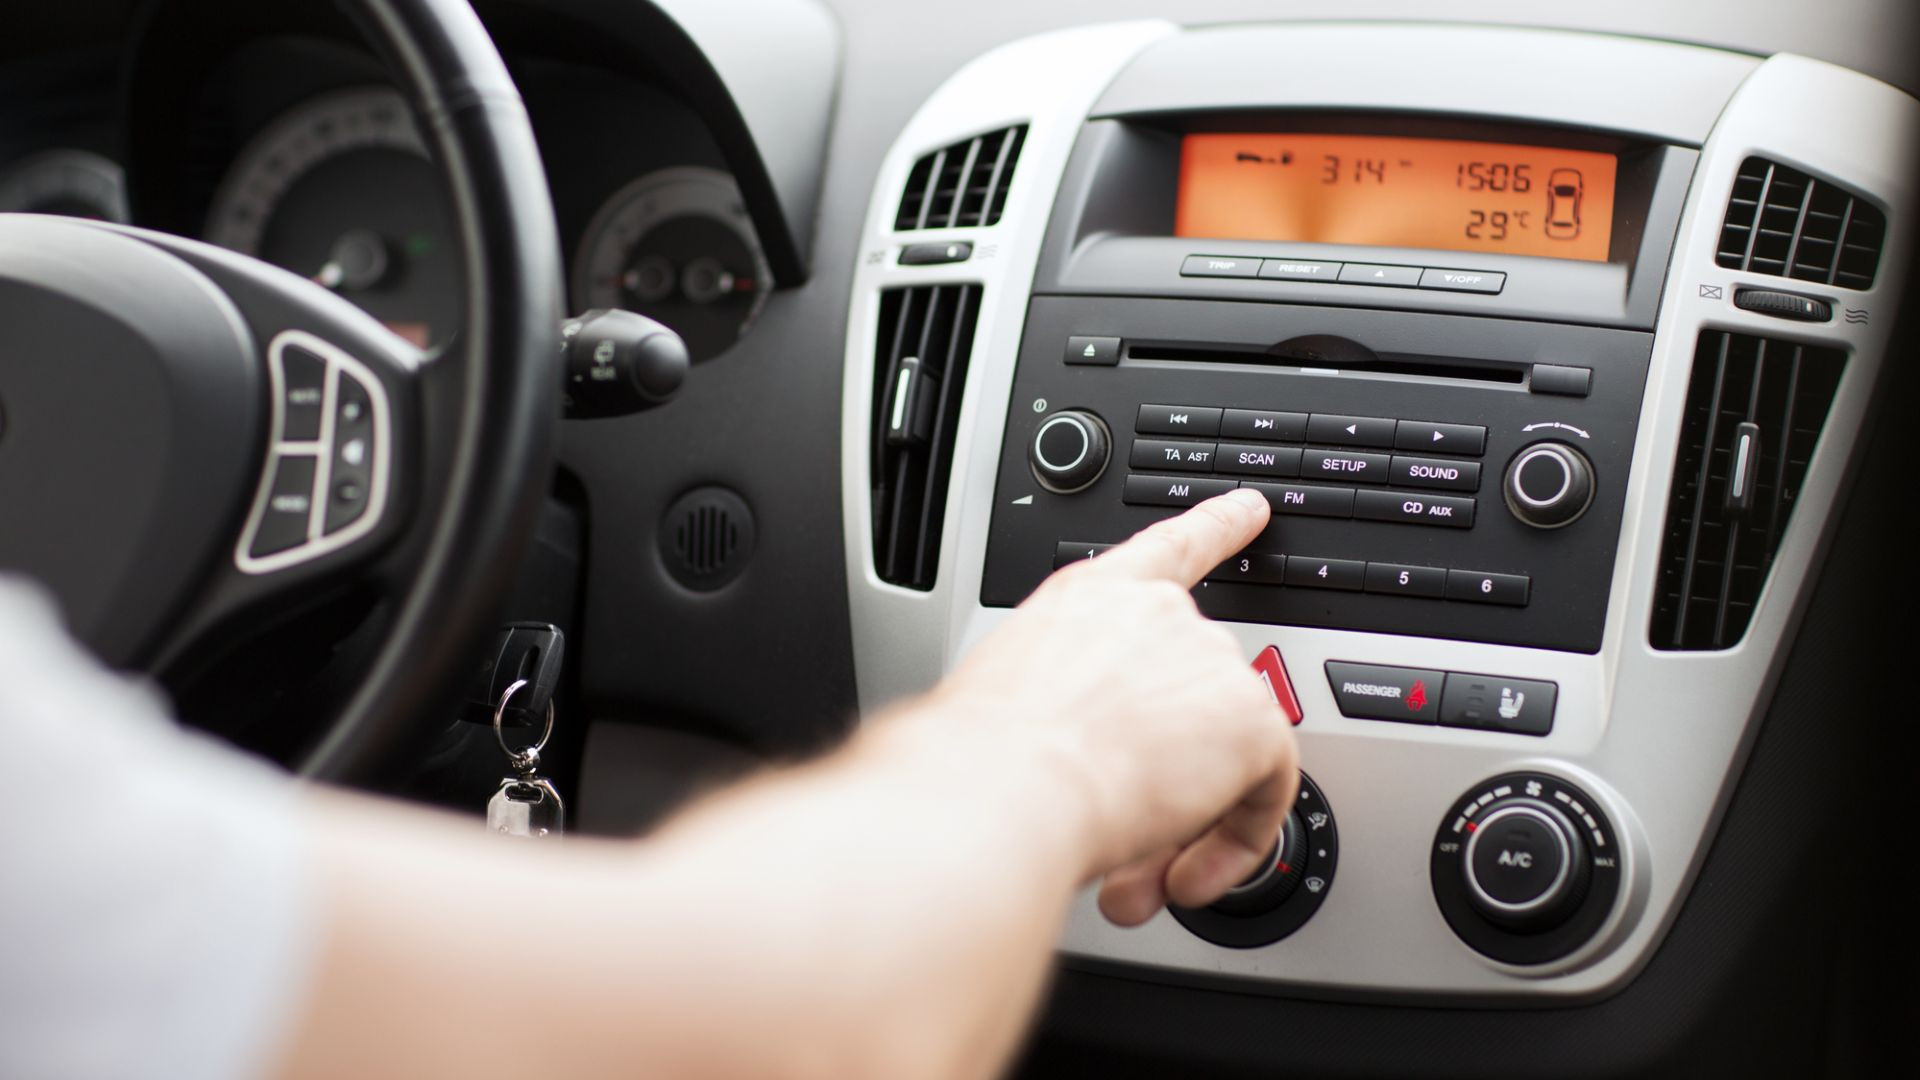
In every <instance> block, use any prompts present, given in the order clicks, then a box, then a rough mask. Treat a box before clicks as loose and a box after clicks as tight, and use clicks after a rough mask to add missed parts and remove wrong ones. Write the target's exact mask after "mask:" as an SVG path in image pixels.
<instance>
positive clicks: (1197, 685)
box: [935, 492, 1299, 925]
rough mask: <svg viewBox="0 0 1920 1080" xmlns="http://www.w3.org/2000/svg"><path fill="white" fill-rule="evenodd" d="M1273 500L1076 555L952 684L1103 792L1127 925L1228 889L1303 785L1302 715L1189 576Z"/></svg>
mask: <svg viewBox="0 0 1920 1080" xmlns="http://www.w3.org/2000/svg"><path fill="white" fill-rule="evenodd" d="M1269 512H1270V511H1269V507H1268V505H1267V501H1266V500H1265V499H1264V498H1262V497H1260V496H1259V495H1257V494H1255V493H1252V492H1231V493H1229V494H1226V495H1223V496H1220V497H1219V498H1216V499H1211V500H1208V501H1207V502H1204V503H1201V504H1200V505H1199V506H1196V507H1194V508H1193V509H1192V510H1189V511H1188V512H1187V513H1185V514H1182V515H1181V516H1179V517H1176V518H1171V519H1168V520H1166V521H1163V522H1160V523H1158V524H1156V525H1154V526H1152V527H1151V528H1148V529H1146V530H1144V531H1142V532H1141V533H1140V534H1139V535H1137V536H1135V537H1134V538H1133V539H1131V540H1129V541H1128V542H1126V543H1124V544H1121V545H1119V546H1118V547H1115V548H1114V549H1112V550H1111V551H1108V552H1106V553H1104V554H1102V555H1100V556H1099V557H1097V558H1094V559H1090V560H1087V561H1085V562H1081V563H1077V564H1075V565H1073V566H1069V567H1067V568H1065V569H1063V570H1061V571H1059V572H1058V573H1056V574H1054V575H1053V576H1052V577H1050V578H1048V579H1047V581H1046V582H1044V583H1043V584H1042V585H1041V586H1040V588H1039V589H1038V590H1037V591H1036V592H1035V593H1034V594H1033V595H1032V596H1031V597H1029V598H1028V599H1027V601H1026V602H1025V603H1024V604H1022V605H1021V606H1020V607H1019V609H1018V610H1016V611H1015V612H1014V614H1013V617H1012V618H1010V619H1009V620H1008V621H1007V622H1006V623H1005V624H1004V625H1002V626H1001V627H1000V628H999V629H998V630H997V631H995V632H994V633H993V634H992V635H990V636H989V637H988V638H987V639H986V640H984V641H982V642H981V643H980V645H979V647H978V648H976V649H975V650H974V651H973V652H972V653H971V654H970V655H969V656H968V657H967V658H966V659H965V661H964V662H962V664H961V665H960V666H959V668H957V669H956V670H955V671H954V672H953V674H952V675H951V676H949V678H948V679H947V680H946V681H945V682H944V683H942V685H941V687H940V689H938V690H937V691H936V692H935V699H936V701H937V702H939V703H941V704H942V705H944V706H947V707H949V708H952V709H955V710H957V711H960V712H964V713H965V714H967V715H968V716H969V717H971V718H973V719H974V720H976V721H977V720H979V719H980V718H982V717H988V716H992V717H995V718H998V719H1002V720H1011V721H1013V723H1012V724H1011V725H1010V727H1011V728H1012V729H1013V734H1012V737H1013V738H1014V739H1015V740H1016V742H1018V741H1021V739H1022V737H1024V741H1025V742H1026V744H1027V745H1029V746H1038V747H1044V748H1045V750H1044V751H1043V752H1050V753H1055V754H1056V756H1057V757H1058V759H1059V760H1060V761H1061V762H1063V763H1064V764H1065V770H1064V771H1065V773H1066V774H1067V775H1069V776H1071V777H1072V778H1073V779H1074V781H1075V783H1074V784H1073V785H1071V789H1072V790H1070V792H1069V793H1070V794H1076V795H1081V796H1084V798H1085V799H1086V802H1087V806H1088V807H1089V808H1090V810H1091V818H1090V820H1091V823H1092V827H1091V829H1090V830H1089V843H1088V847H1089V851H1088V857H1087V865H1086V867H1085V873H1086V874H1087V875H1088V876H1091V875H1094V874H1099V873H1103V872H1107V871H1113V872H1112V873H1111V874H1110V876H1109V877H1108V878H1107V881H1106V883H1105V885H1104V886H1103V888H1102V890H1101V895H1100V907H1101V910H1102V911H1103V912H1104V913H1105V914H1106V916H1107V917H1108V918H1109V919H1111V920H1113V921H1114V922H1116V923H1119V924H1121V925H1133V924H1136V923H1140V922H1144V921H1146V920H1147V919H1148V918H1151V917H1152V915H1153V914H1154V913H1155V912H1156V911H1158V910H1159V909H1160V908H1161V907H1163V906H1164V905H1165V904H1166V903H1167V902H1168V901H1169V900H1171V901H1172V902H1174V903H1176V904H1180V905H1183V906H1194V907H1197V906H1202V905H1205V904H1209V903H1212V902H1213V901H1214V900H1216V899H1218V898H1219V897H1220V896H1221V895H1222V894H1223V893H1225V892H1226V890H1228V889H1229V888H1231V887H1233V886H1234V885H1235V884H1237V883H1238V882H1240V881H1241V880H1242V879H1244V878H1245V877H1247V876H1248V875H1249V874H1251V873H1252V872H1253V870H1254V869H1255V868H1256V866H1257V865H1258V863H1259V861H1260V859H1261V858H1262V857H1264V856H1265V855H1266V854H1267V852H1268V851H1269V849H1270V848H1271V847H1272V846H1273V843H1274V840H1275V838H1276V837H1277V836H1278V835H1279V831H1280V827H1281V823H1282V822H1283V820H1284V819H1285V817H1286V814H1287V812H1288V810H1289V809H1290V808H1291V806H1292V805H1293V800H1294V799H1295V797H1296V792H1297V789H1298V786H1299V774H1298V772H1297V769H1296V760H1297V753H1296V750H1295V746H1294V739H1293V729H1292V726H1291V725H1290V724H1289V723H1288V721H1287V718H1286V716H1285V715H1284V714H1283V713H1282V712H1281V710H1280V708H1279V706H1278V705H1276V704H1275V703H1274V701H1273V699H1272V697H1271V696H1270V695H1269V694H1268V693H1267V692H1266V691H1265V690H1263V689H1262V687H1261V683H1260V681H1259V679H1258V678H1257V677H1256V676H1255V675H1254V674H1253V673H1252V672H1251V671H1250V670H1249V668H1248V661H1247V660H1246V658H1245V657H1244V656H1242V655H1241V649H1240V646H1239V643H1238V642H1237V641H1235V640H1234V638H1233V636H1232V635H1231V634H1229V633H1228V632H1227V631H1226V629H1225V628H1223V627H1221V626H1219V625H1218V624H1216V623H1213V622H1210V621H1208V620H1207V619H1206V618H1205V617H1203V616H1202V615H1201V614H1200V612H1199V610H1198V608H1197V607H1196V606H1195V604H1194V601H1193V597H1192V595H1191V594H1190V592H1189V591H1188V590H1190V589H1191V588H1192V587H1193V586H1194V585H1195V584H1196V583H1198V582H1199V581H1200V579H1201V578H1202V577H1204V576H1205V575H1206V574H1207V573H1208V572H1209V571H1210V570H1212V569H1213V568H1214V567H1215V566H1218V565H1219V564H1220V563H1221V562H1223V561H1225V560H1226V558H1227V557H1228V556H1230V555H1232V554H1234V553H1235V552H1237V551H1239V550H1240V549H1241V548H1243V547H1245V546H1246V544H1247V543H1248V542H1249V541H1250V540H1252V539H1253V537H1254V536H1256V535H1258V534H1259V532H1260V530H1261V529H1262V528H1263V527H1264V526H1265V525H1266V522H1267V517H1268V514H1269ZM1116 868H1118V869H1116Z"/></svg>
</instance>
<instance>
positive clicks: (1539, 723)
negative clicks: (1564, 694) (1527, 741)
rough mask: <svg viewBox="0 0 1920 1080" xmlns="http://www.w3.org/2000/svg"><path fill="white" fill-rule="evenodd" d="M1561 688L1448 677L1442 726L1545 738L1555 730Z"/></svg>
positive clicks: (1457, 674)
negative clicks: (1554, 713)
mask: <svg viewBox="0 0 1920 1080" xmlns="http://www.w3.org/2000/svg"><path fill="white" fill-rule="evenodd" d="M1558 691H1559V687H1557V686H1555V685H1554V684H1553V683H1550V682H1536V681H1534V680H1531V679H1503V678H1501V677H1500V676H1498V675H1466V674H1462V673H1461V672H1458V671H1453V672H1448V673H1447V686H1446V690H1445V692H1444V693H1442V694H1441V696H1440V722H1441V723H1442V724H1444V725H1446V726H1447V727H1460V728H1477V729H1479V730H1482V731H1505V732H1511V733H1513V734H1516V735H1545V734H1548V733H1549V732H1551V731H1552V730H1553V703H1554V698H1555V696H1556V695H1557V693H1558Z"/></svg>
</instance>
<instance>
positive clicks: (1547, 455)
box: [1506, 442, 1594, 529]
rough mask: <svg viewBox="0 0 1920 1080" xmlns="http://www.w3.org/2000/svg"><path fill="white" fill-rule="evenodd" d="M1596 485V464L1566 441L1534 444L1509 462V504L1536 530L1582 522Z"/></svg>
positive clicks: (1515, 513)
mask: <svg viewBox="0 0 1920 1080" xmlns="http://www.w3.org/2000/svg"><path fill="white" fill-rule="evenodd" d="M1593 486H1594V485H1593V464H1592V463H1591V462H1589V461H1588V460H1587V457H1586V455H1585V454H1582V453H1581V452H1580V451H1578V450H1575V449H1574V448H1573V447H1571V446H1568V445H1566V444H1565V443H1557V442H1542V443H1534V444H1533V445H1531V446H1528V447H1526V448H1525V449H1523V450H1521V451H1520V452H1519V453H1518V454H1515V455H1514V457H1513V460H1512V461H1511V462H1509V463H1508V464H1507V481H1506V495H1507V507H1508V508H1509V509H1511V510H1512V511H1513V516H1515V517H1517V518H1519V519H1520V520H1521V521H1524V522H1526V523H1527V524H1528V525H1531V526H1533V527H1534V528H1536V529H1558V528H1561V527H1562V526H1566V525H1571V524H1573V523H1574V522H1575V521H1578V520H1579V519H1580V515H1582V514H1584V513H1586V512H1587V507H1588V506H1589V505H1591V504H1592V502H1593Z"/></svg>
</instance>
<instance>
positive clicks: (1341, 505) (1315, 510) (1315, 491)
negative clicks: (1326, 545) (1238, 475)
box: [1240, 480, 1353, 518]
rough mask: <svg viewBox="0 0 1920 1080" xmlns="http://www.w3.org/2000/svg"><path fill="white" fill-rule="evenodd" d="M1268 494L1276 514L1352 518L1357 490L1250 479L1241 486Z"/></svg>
mask: <svg viewBox="0 0 1920 1080" xmlns="http://www.w3.org/2000/svg"><path fill="white" fill-rule="evenodd" d="M1240 486H1241V487H1244V488H1251V489H1252V490H1254V491H1257V492H1259V493H1260V494H1262V495H1265V496H1266V497H1267V504H1268V505H1269V506H1271V507H1273V512H1274V513H1276V514H1299V515H1301V516H1304V517H1330V518H1350V517H1352V516H1353V489H1352V488H1336V487H1312V486H1309V485H1306V484H1263V483H1260V482H1259V481H1256V480H1248V481H1247V482H1246V483H1243V484H1241V485H1240Z"/></svg>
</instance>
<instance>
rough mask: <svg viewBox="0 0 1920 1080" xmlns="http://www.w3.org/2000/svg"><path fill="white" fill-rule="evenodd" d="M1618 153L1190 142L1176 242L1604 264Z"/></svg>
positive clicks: (1420, 144)
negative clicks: (1430, 251)
mask: <svg viewBox="0 0 1920 1080" xmlns="http://www.w3.org/2000/svg"><path fill="white" fill-rule="evenodd" d="M1617 164H1618V161H1617V160H1616V159H1615V157H1614V156H1613V155H1612V154H1602V153H1596V152H1594V151H1591V150H1561V149H1556V148H1553V147H1545V146H1516V145H1510V144H1507V143H1488V142H1457V141H1455V140H1452V139H1401V138H1385V137H1376V136H1372V135H1219V134H1203V135H1188V136H1187V137H1186V142H1185V145H1184V146H1183V147H1182V148H1181V154H1180V203H1179V207H1178V210H1177V213H1176V214H1175V219H1174V234H1175V235H1177V236H1190V237H1204V238H1207V239H1214V240H1281V241H1293V242H1312V243H1326V244H1376V245H1386V246H1391V247H1416V248H1444V249H1446V250H1449V251H1483V252H1488V253H1497V254H1504V255H1546V256H1550V257H1553V258H1559V259H1586V260H1590V261H1593V262H1605V261H1606V258H1607V245H1608V243H1609V241H1611V240H1612V238H1613V236H1612V234H1613V179H1614V171H1615V168H1616V166H1617Z"/></svg>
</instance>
